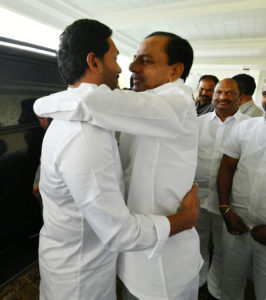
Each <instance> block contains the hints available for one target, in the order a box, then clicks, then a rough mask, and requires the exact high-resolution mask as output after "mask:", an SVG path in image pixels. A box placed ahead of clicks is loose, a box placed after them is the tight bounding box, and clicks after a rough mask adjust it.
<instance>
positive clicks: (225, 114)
mask: <svg viewBox="0 0 266 300" xmlns="http://www.w3.org/2000/svg"><path fill="white" fill-rule="evenodd" d="M215 112H216V115H217V116H218V117H219V118H220V120H221V121H222V122H224V121H225V120H226V119H227V118H228V117H231V116H233V115H234V114H235V113H236V112H237V110H234V111H230V112H228V111H225V110H218V109H216V110H215Z"/></svg>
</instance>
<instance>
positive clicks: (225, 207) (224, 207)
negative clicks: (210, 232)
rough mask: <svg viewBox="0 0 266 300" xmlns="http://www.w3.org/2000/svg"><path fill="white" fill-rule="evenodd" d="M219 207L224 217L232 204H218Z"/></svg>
mask: <svg viewBox="0 0 266 300" xmlns="http://www.w3.org/2000/svg"><path fill="white" fill-rule="evenodd" d="M219 208H220V212H221V214H222V216H223V217H224V216H226V215H227V214H228V213H229V212H230V211H231V209H232V206H231V205H229V204H220V205H219Z"/></svg>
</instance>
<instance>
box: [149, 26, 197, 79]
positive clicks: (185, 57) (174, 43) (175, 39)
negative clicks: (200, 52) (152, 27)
mask: <svg viewBox="0 0 266 300" xmlns="http://www.w3.org/2000/svg"><path fill="white" fill-rule="evenodd" d="M152 36H165V37H168V39H169V41H168V43H167V45H166V49H165V52H166V54H167V57H168V65H170V66H171V65H173V64H175V63H183V65H184V72H183V74H182V76H181V78H182V79H184V80H186V78H187V76H188V74H189V72H190V69H191V66H192V63H193V49H192V47H191V45H190V44H189V42H188V41H187V40H185V39H183V38H181V37H180V36H178V35H176V34H174V33H171V32H164V31H155V32H153V33H151V34H149V35H148V36H147V37H146V39H147V38H149V37H152Z"/></svg>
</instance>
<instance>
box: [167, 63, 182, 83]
mask: <svg viewBox="0 0 266 300" xmlns="http://www.w3.org/2000/svg"><path fill="white" fill-rule="evenodd" d="M171 67H172V72H171V74H170V77H169V81H170V82H173V81H176V80H177V79H178V78H180V77H181V76H182V74H183V72H184V64H183V63H176V64H173V65H172V66H171Z"/></svg>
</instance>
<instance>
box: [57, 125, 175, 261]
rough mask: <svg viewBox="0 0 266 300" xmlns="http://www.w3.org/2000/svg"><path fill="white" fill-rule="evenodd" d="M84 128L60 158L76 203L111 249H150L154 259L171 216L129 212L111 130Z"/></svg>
mask: <svg viewBox="0 0 266 300" xmlns="http://www.w3.org/2000/svg"><path fill="white" fill-rule="evenodd" d="M81 127H82V131H81V133H80V134H78V135H76V136H75V137H73V139H70V140H69V142H68V143H67V144H66V145H65V146H64V151H63V154H62V155H60V156H59V159H58V170H59V172H60V173H61V174H62V176H63V178H64V180H65V182H66V184H67V187H68V189H69V191H70V193H71V195H72V197H73V199H74V202H75V203H76V205H77V207H78V208H79V209H80V211H81V213H82V214H83V215H84V217H85V218H86V220H87V222H88V223H89V224H90V226H91V227H92V229H93V231H94V232H95V233H96V235H97V236H98V238H99V239H100V240H101V242H102V243H103V244H104V245H106V247H108V248H109V249H110V250H111V251H118V252H122V251H140V250H145V249H150V250H151V251H152V252H151V255H150V258H154V257H155V256H156V255H157V254H158V252H159V251H160V249H161V247H162V246H163V244H164V242H165V241H166V240H167V238H168V236H169V232H170V224H169V221H168V219H167V218H166V217H163V216H156V217H153V216H149V215H147V216H145V215H140V214H135V215H131V214H130V213H129V211H128V209H127V207H126V205H125V202H124V199H123V196H122V194H121V191H120V187H119V178H118V175H117V168H116V164H117V162H116V157H114V156H115V154H114V153H116V152H115V151H114V149H113V147H114V146H113V144H112V142H111V138H110V134H111V133H110V132H107V131H104V130H102V129H99V128H98V129H97V128H95V127H93V126H90V125H88V124H83V125H81ZM117 155H118V154H117ZM140 192H141V191H140Z"/></svg>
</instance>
